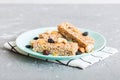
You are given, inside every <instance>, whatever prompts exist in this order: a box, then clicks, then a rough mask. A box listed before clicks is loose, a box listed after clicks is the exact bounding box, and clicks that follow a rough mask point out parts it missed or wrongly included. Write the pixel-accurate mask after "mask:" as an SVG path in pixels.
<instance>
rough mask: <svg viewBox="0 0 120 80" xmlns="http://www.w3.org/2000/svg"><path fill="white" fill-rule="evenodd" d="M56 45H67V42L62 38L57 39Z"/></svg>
mask: <svg viewBox="0 0 120 80" xmlns="http://www.w3.org/2000/svg"><path fill="white" fill-rule="evenodd" d="M57 42H58V43H67V40H66V39H64V38H58V41H57Z"/></svg>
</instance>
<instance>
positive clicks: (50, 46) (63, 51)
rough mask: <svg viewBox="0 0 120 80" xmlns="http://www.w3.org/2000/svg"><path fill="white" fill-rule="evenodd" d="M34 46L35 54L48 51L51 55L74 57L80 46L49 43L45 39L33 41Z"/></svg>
mask: <svg viewBox="0 0 120 80" xmlns="http://www.w3.org/2000/svg"><path fill="white" fill-rule="evenodd" d="M32 46H33V51H35V52H43V50H48V51H49V52H50V53H52V54H54V53H55V54H57V55H59V56H74V55H75V53H76V52H77V51H78V44H77V43H73V42H67V43H63V42H60V43H48V42H46V40H45V39H38V40H35V41H33V43H32Z"/></svg>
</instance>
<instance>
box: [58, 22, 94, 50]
mask: <svg viewBox="0 0 120 80" xmlns="http://www.w3.org/2000/svg"><path fill="white" fill-rule="evenodd" d="M58 31H59V32H60V33H61V34H62V35H63V36H64V37H66V38H67V39H68V40H73V41H75V42H77V43H78V45H79V46H80V47H83V48H84V49H85V51H86V52H91V51H92V50H93V48H94V40H93V39H92V38H91V37H90V36H83V35H82V32H81V31H80V30H79V29H78V28H76V27H75V26H73V25H72V24H70V23H61V24H59V25H58Z"/></svg>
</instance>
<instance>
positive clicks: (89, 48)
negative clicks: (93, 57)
mask: <svg viewBox="0 0 120 80" xmlns="http://www.w3.org/2000/svg"><path fill="white" fill-rule="evenodd" d="M93 49H94V45H93V44H89V45H88V46H87V47H86V48H85V51H86V52H91V51H92V50H93Z"/></svg>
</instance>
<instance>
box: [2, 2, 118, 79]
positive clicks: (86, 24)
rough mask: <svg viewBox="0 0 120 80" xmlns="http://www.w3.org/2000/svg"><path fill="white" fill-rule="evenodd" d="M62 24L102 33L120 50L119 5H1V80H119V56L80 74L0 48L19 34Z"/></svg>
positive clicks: (68, 68)
mask: <svg viewBox="0 0 120 80" xmlns="http://www.w3.org/2000/svg"><path fill="white" fill-rule="evenodd" d="M64 21H68V22H71V23H72V24H74V25H76V26H77V27H80V28H89V29H92V30H94V31H97V32H100V33H102V34H103V35H104V36H105V37H106V39H107V46H111V47H115V48H117V49H118V50H120V5H30V4H29V5H25V4H24V5H0V80H21V79H24V80H28V79H29V80H120V54H119V53H117V54H115V55H114V56H112V57H110V58H107V59H105V60H104V61H101V62H99V63H96V64H94V65H93V66H91V67H89V68H87V69H86V70H80V69H76V68H71V67H66V66H62V65H58V64H55V63H49V62H44V61H41V60H37V59H34V58H29V57H26V56H22V55H18V54H12V52H10V51H7V50H6V49H4V48H3V44H4V43H5V42H6V41H10V40H15V38H16V37H17V36H18V35H19V34H20V33H22V32H25V31H28V30H32V29H36V28H40V27H48V26H56V25H57V24H59V23H61V22H64Z"/></svg>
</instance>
